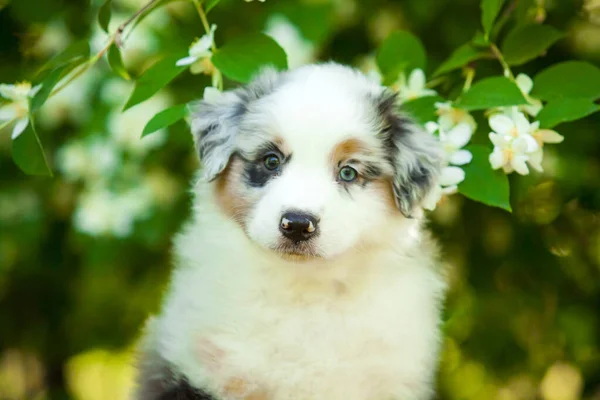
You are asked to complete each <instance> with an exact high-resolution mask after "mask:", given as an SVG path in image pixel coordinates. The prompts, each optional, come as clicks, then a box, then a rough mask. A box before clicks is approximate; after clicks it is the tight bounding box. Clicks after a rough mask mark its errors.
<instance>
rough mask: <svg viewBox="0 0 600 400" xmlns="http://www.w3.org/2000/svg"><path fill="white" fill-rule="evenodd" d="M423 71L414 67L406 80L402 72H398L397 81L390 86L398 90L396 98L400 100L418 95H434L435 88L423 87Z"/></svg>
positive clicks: (411, 98) (410, 98)
mask: <svg viewBox="0 0 600 400" xmlns="http://www.w3.org/2000/svg"><path fill="white" fill-rule="evenodd" d="M425 83H426V82H425V73H424V72H423V70H422V69H420V68H415V69H413V71H412V72H411V73H410V75H409V76H408V81H407V80H406V76H405V75H404V72H403V73H401V74H400V78H399V79H398V82H396V83H395V84H394V85H392V88H394V89H396V90H397V91H398V98H399V99H400V100H401V101H408V100H414V99H417V98H419V97H425V96H435V95H436V94H437V93H436V91H435V90H432V89H427V88H426V87H425Z"/></svg>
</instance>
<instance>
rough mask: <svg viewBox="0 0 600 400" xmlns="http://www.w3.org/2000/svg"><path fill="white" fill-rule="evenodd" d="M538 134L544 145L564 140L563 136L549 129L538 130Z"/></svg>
mask: <svg viewBox="0 0 600 400" xmlns="http://www.w3.org/2000/svg"><path fill="white" fill-rule="evenodd" d="M538 134H540V135H541V138H542V142H544V143H560V142H562V141H563V140H565V137H564V136H563V135H561V134H559V133H558V132H556V131H553V130H551V129H540V130H539V131H538Z"/></svg>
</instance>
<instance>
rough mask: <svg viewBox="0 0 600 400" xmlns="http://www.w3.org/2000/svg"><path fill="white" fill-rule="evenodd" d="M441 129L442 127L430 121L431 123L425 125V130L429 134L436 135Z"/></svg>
mask: <svg viewBox="0 0 600 400" xmlns="http://www.w3.org/2000/svg"><path fill="white" fill-rule="evenodd" d="M439 127H440V126H439V125H438V124H437V123H435V122H433V121H429V122H427V123H425V129H426V130H427V132H429V133H435V132H436V131H437V130H438V129H439Z"/></svg>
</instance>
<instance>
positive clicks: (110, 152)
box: [56, 135, 120, 181]
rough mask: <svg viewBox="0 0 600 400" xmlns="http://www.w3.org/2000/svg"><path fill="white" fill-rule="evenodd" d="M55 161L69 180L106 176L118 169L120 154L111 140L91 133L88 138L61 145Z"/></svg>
mask: <svg viewBox="0 0 600 400" xmlns="http://www.w3.org/2000/svg"><path fill="white" fill-rule="evenodd" d="M90 160H94V162H90ZM56 162H57V166H58V168H59V170H60V171H61V172H62V173H63V175H64V176H65V178H66V179H67V180H70V181H75V180H78V179H82V178H91V179H98V178H108V177H110V176H111V175H112V174H113V173H114V172H115V171H116V170H117V169H118V167H119V164H120V154H119V151H118V149H117V148H116V146H115V144H114V143H113V142H111V141H109V140H107V139H106V138H105V137H103V136H101V135H93V136H91V137H90V139H87V140H83V141H82V140H75V141H73V142H70V143H67V144H66V145H64V146H62V147H61V148H60V149H59V150H58V152H57V155H56Z"/></svg>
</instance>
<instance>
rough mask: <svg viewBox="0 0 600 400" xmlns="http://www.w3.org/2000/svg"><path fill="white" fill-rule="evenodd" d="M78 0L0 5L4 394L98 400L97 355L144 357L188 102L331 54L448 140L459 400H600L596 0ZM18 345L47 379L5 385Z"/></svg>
mask: <svg viewBox="0 0 600 400" xmlns="http://www.w3.org/2000/svg"><path fill="white" fill-rule="evenodd" d="M63 3H64V2H60V1H58V0H47V1H44V2H38V1H35V0H18V1H17V0H13V1H12V2H7V1H2V0H0V45H1V47H0V57H1V58H2V60H3V62H2V65H0V81H2V82H5V83H6V84H5V85H3V86H1V87H0V164H1V165H2V168H1V169H0V174H1V175H2V179H3V187H2V191H1V192H0V223H2V229H0V337H1V338H2V339H3V340H2V341H1V342H2V343H0V398H5V397H6V398H9V399H13V398H23V397H24V395H22V394H23V393H33V394H32V395H31V398H34V397H35V398H43V397H39V396H37V397H36V395H38V394H40V393H42V396H47V397H48V398H63V395H64V392H65V390H66V388H67V387H68V388H69V390H70V391H71V395H72V396H75V397H79V398H86V400H87V398H89V393H92V392H94V391H93V390H90V389H89V387H91V386H90V385H87V386H86V385H84V384H82V382H83V381H84V380H85V379H88V378H83V377H82V376H81V372H80V371H83V370H86V371H87V369H86V368H88V367H86V366H85V365H83V364H82V363H83V361H81V362H80V360H92V359H93V360H95V361H88V362H89V363H96V364H94V365H98V363H101V361H98V357H96V358H94V357H92V356H93V355H94V356H95V355H97V354H100V353H97V352H92V351H91V350H92V349H93V348H95V347H101V348H104V349H107V350H106V351H123V350H124V349H127V348H128V346H130V344H131V343H132V341H133V340H134V338H135V335H136V332H137V331H138V330H139V329H140V326H141V325H142V323H143V319H144V318H145V316H146V315H147V314H148V312H149V311H151V310H155V309H156V307H157V304H158V302H159V295H158V293H159V288H160V287H161V286H162V285H163V284H164V282H166V276H167V274H168V269H169V264H168V259H169V258H168V254H169V253H168V248H169V238H170V237H171V236H172V235H173V233H174V232H175V231H176V230H177V229H178V228H179V227H180V224H181V222H182V221H183V220H185V218H186V216H187V211H186V210H188V208H189V206H188V205H189V198H188V194H187V191H186V188H187V186H188V181H189V180H190V179H191V176H192V174H193V173H194V171H195V169H196V167H197V164H196V160H195V158H196V156H195V154H194V152H193V151H192V145H191V138H190V136H189V134H188V128H187V127H186V126H185V124H184V123H183V122H184V121H185V119H186V118H187V106H186V105H187V104H188V103H189V102H190V101H194V100H196V99H198V98H199V97H201V95H202V93H203V89H204V88H211V87H214V88H215V89H214V90H219V91H221V90H226V89H230V88H234V87H236V86H237V85H238V84H240V83H245V82H248V80H249V79H251V77H252V76H253V75H254V74H255V73H256V72H257V71H258V70H259V69H260V68H261V67H263V66H265V65H274V66H275V67H277V68H278V69H281V70H285V69H286V68H288V67H289V68H292V67H295V66H297V65H300V64H303V63H306V62H310V61H316V60H328V59H334V60H337V61H341V62H344V63H347V64H354V65H356V66H357V67H359V68H361V69H362V70H363V71H364V72H365V73H366V74H367V75H368V76H369V77H370V78H372V79H375V80H378V81H379V82H381V83H382V84H385V85H386V86H388V87H389V88H390V90H393V91H396V92H397V94H398V99H399V103H401V104H400V106H401V108H402V109H403V111H404V112H406V113H408V114H410V115H412V116H413V117H414V118H415V119H416V120H417V121H418V122H419V123H420V124H422V125H423V128H424V129H428V130H429V131H430V132H431V133H432V134H434V135H436V137H438V138H439V140H440V142H441V143H442V145H443V147H444V149H445V154H446V160H445V165H444V173H443V174H442V178H441V179H440V182H439V188H437V190H436V191H434V192H435V193H433V194H432V196H431V198H429V199H427V205H428V208H430V209H435V211H433V212H432V213H431V214H430V216H431V219H432V228H433V229H434V231H435V233H436V235H437V236H438V238H439V239H440V240H441V241H442V243H443V245H444V251H445V254H447V258H448V260H449V264H452V265H457V267H455V268H454V269H452V270H451V273H450V279H451V281H452V282H451V293H450V299H449V304H448V311H447V315H446V321H445V325H444V328H445V330H446V333H447V339H446V341H445V343H444V357H443V358H444V359H443V363H442V368H441V371H440V390H441V395H440V398H442V399H480V398H523V399H525V398H532V399H533V398H535V396H538V395H539V396H541V397H542V398H544V399H546V400H549V399H553V398H559V397H552V395H551V394H552V393H558V392H557V391H560V390H563V389H564V387H566V386H568V388H567V389H569V390H571V392H569V393H575V397H568V396H563V397H560V398H577V396H579V393H580V392H583V393H584V395H582V396H587V398H590V399H594V398H596V397H593V396H596V393H597V391H598V390H600V369H599V368H598V365H600V343H599V342H598V340H599V339H598V338H600V321H599V320H598V313H597V304H599V301H600V284H599V283H598V282H600V279H598V278H600V254H599V253H598V247H599V243H600V226H599V225H600V224H598V222H597V212H598V210H599V209H600V195H599V194H598V193H600V191H599V189H600V183H599V181H598V179H597V173H598V170H599V168H600V167H599V165H600V159H599V158H598V151H597V149H598V148H599V147H598V146H600V138H599V137H598V135H597V131H598V126H599V125H598V124H599V119H598V118H599V117H598V116H599V114H598V113H597V111H599V110H600V104H599V101H600V68H599V67H598V63H597V60H598V59H600V50H599V49H600V43H598V41H597V40H596V41H594V40H595V39H594V38H597V37H600V28H597V26H596V25H594V22H593V21H596V20H597V18H598V16H597V14H594V13H596V12H597V11H596V9H597V8H598V7H597V5H595V3H594V1H585V2H584V3H585V4H584V7H583V8H581V9H580V8H579V6H578V5H576V4H574V3H573V2H568V1H566V0H557V1H553V2H544V1H539V0H519V1H514V0H512V1H511V0H506V1H501V0H481V1H478V0H464V1H458V2H449V1H438V0H409V1H406V2H399V3H398V4H392V3H390V2H385V1H382V0H373V1H367V0H364V1H360V0H306V1H302V0H280V1H275V0H269V1H267V2H265V3H262V2H249V3H247V2H243V1H242V0H222V1H219V0H178V1H175V0H153V1H150V0H97V1H91V2H87V1H86V2H81V1H80V2H70V3H69V4H68V5H65V4H66V3H65V4H63ZM584 15H585V16H586V18H588V17H589V19H584V17H583V16H584ZM213 24H214V26H213ZM217 26H218V29H217V28H216V27H217ZM578 29H579V30H578ZM590 32H592V33H590ZM198 36H200V38H199V39H196V40H194V38H195V37H198ZM582 38H584V39H585V40H584V39H582ZM594 46H596V47H594ZM581 49H587V52H585V51H583V50H581ZM590 49H591V50H590ZM594 52H595V53H594ZM594 54H595V56H594ZM594 57H598V58H597V59H596V60H594ZM426 76H431V79H430V80H427V79H426ZM530 77H532V78H530ZM23 80H27V81H30V82H32V84H12V83H11V82H19V81H23ZM214 90H206V91H204V93H205V95H209V94H211V93H212V94H213V95H214V94H215V92H214ZM554 129H556V131H554ZM11 132H12V135H11ZM558 132H560V134H559V133H558ZM563 138H564V142H562V143H560V142H561V141H562V140H563ZM559 143H560V144H559ZM9 154H10V155H9ZM9 157H12V162H11V161H9ZM15 166H16V167H15ZM17 168H18V169H17ZM19 169H20V170H21V171H23V172H25V173H26V174H30V175H41V176H46V177H43V178H42V177H40V178H37V177H32V176H31V177H27V176H25V175H23V174H21V173H20V172H19ZM513 172H515V173H513ZM52 174H54V177H53V178H50V177H48V176H50V175H52ZM456 192H457V193H459V194H460V195H454V196H451V195H452V194H453V193H456ZM480 203H482V204H480ZM436 207H437V208H436ZM509 212H512V213H513V214H509ZM15 349H16V350H15ZM14 352H16V353H14ZM7 354H13V355H14V354H18V355H19V357H21V358H19V357H17V358H14V357H13V358H11V360H14V359H19V360H20V359H27V360H29V358H27V357H29V356H27V357H26V355H28V354H33V355H32V356H31V357H33V359H34V361H35V362H34V364H35V363H38V364H39V365H41V367H39V368H43V370H44V371H45V376H44V377H39V378H35V374H32V375H31V376H32V377H33V378H31V379H30V380H28V381H27V382H29V383H28V384H27V385H30V386H28V387H27V388H26V389H27V390H24V389H23V388H18V387H16V386H15V385H14V384H11V386H10V387H11V389H10V390H11V391H7V390H9V389H7V390H5V389H3V387H4V385H3V383H5V382H6V381H10V382H13V381H15V380H14V379H12V378H11V379H8V378H6V376H11V377H12V376H13V375H7V374H6V370H7V369H9V367H7V365H13V364H10V362H14V361H10V360H9V361H6V360H8V358H6V357H8V356H7ZM102 354H104V353H102ZM119 354H120V353H119ZM88 355H90V357H87V356H88ZM23 357H25V358H23ZM115 359H121V358H120V356H115ZM28 362H29V361H28ZM36 365H37V364H36ZM73 365H75V366H76V367H73ZM11 368H12V369H11V371H13V370H15V368H16V367H14V365H13V367H11ZM16 369H18V368H16ZM89 369H90V370H91V369H93V368H91V367H89ZM78 371H79V372H78ZM91 374H92V373H91V372H90V375H91ZM85 376H86V377H88V376H89V375H88V374H85ZM557 376H558V378H557ZM569 377H570V378H569ZM36 379H37V380H36ZM569 379H571V380H570V381H569ZM556 382H562V385H563V386H564V387H561V388H559V389H556V386H552V385H560V384H559V383H556ZM564 382H570V383H568V384H565V383H564ZM582 382H584V383H582ZM31 385H33V386H31ZM36 385H37V386H36ZM565 385H566V386H565ZM569 385H570V386H569ZM582 385H583V386H582ZM17 386H18V385H17ZM6 387H9V386H6ZM86 388H88V389H87V390H88V391H87V392H85V390H86ZM21 389H23V390H21ZM19 390H20V391H19ZM565 390H566V389H565ZM84 392H85V394H83V393H84ZM15 393H16V394H15ZM44 393H45V394H44ZM96 395H97V396H100V395H98V394H96ZM106 396H107V397H110V395H108V394H107V395H106ZM96 398H101V397H96Z"/></svg>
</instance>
